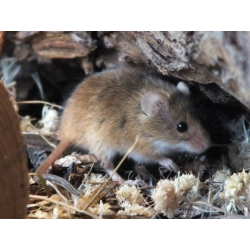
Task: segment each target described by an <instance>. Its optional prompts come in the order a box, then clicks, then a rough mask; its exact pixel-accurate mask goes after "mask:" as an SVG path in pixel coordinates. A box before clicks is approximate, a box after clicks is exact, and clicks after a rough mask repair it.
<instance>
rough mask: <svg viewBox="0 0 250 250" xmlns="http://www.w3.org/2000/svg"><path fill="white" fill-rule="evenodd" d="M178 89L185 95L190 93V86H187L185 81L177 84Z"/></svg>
mask: <svg viewBox="0 0 250 250" xmlns="http://www.w3.org/2000/svg"><path fill="white" fill-rule="evenodd" d="M177 89H179V90H180V91H181V92H182V93H183V94H185V95H189V94H190V91H189V87H188V86H187V84H186V83H185V82H179V83H178V84H177Z"/></svg>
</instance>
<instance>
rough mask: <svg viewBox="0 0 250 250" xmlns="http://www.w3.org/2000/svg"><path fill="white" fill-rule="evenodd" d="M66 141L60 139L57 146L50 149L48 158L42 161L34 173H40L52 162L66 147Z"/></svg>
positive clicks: (67, 144)
mask: <svg viewBox="0 0 250 250" xmlns="http://www.w3.org/2000/svg"><path fill="white" fill-rule="evenodd" d="M68 146H69V143H68V142H65V141H61V142H60V143H59V144H58V146H57V147H56V148H55V149H54V150H53V151H52V153H51V154H50V155H49V157H48V158H46V160H45V161H44V162H43V163H42V165H41V166H40V167H39V168H38V169H37V170H36V173H37V174H39V175H42V174H43V173H44V172H45V171H46V170H47V169H48V168H49V166H50V165H51V164H53V163H54V162H55V161H56V160H57V158H58V157H59V156H60V155H61V154H62V153H63V152H64V151H65V150H66V149H67V147H68Z"/></svg>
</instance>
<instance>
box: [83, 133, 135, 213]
mask: <svg viewBox="0 0 250 250" xmlns="http://www.w3.org/2000/svg"><path fill="white" fill-rule="evenodd" d="M138 141H139V136H138V135H137V136H136V138H135V142H134V143H133V145H132V146H131V147H130V148H129V149H128V151H127V153H126V154H125V155H124V156H123V158H122V159H121V161H120V162H119V164H118V165H117V167H116V168H115V170H114V171H113V173H112V174H111V175H110V176H109V178H108V179H107V180H106V182H105V183H104V184H103V185H102V187H101V188H100V189H99V191H98V192H97V193H96V194H95V196H94V197H93V198H92V199H91V201H90V202H89V203H88V205H87V206H86V207H85V208H84V209H83V211H85V210H86V209H87V208H88V207H89V206H90V205H91V203H92V202H93V201H94V199H95V198H96V197H97V196H98V195H99V194H100V193H101V191H102V190H103V189H104V187H105V186H106V185H107V183H108V182H109V181H110V179H111V178H112V177H113V175H114V174H115V173H116V171H117V170H118V169H119V167H120V166H121V165H122V163H123V162H124V160H125V159H126V158H127V157H128V155H129V154H130V153H131V152H132V151H133V150H134V149H135V147H136V145H137V143H138Z"/></svg>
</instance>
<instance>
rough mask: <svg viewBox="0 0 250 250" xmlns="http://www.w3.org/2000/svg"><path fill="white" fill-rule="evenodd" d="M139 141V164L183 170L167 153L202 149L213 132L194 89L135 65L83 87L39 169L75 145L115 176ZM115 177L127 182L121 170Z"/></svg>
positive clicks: (98, 77) (106, 73)
mask: <svg viewBox="0 0 250 250" xmlns="http://www.w3.org/2000/svg"><path fill="white" fill-rule="evenodd" d="M136 135H139V142H138V144H137V146H136V148H135V149H134V151H133V152H132V153H130V155H129V157H130V158H132V159H133V160H135V161H136V162H137V163H159V164H160V165H161V166H164V167H166V168H168V169H169V170H173V171H175V172H177V171H178V170H179V168H178V166H177V165H176V164H175V163H174V162H173V161H172V160H171V159H169V158H168V157H167V155H169V154H170V153H173V152H176V151H177V152H185V151H186V152H189V153H198V154H199V153H202V152H203V151H205V150H206V149H207V148H208V147H209V145H210V140H209V136H208V134H207V132H206V131H205V130H204V129H203V128H202V126H201V124H200V122H199V121H198V119H197V118H196V116H195V114H194V108H193V106H192V102H191V100H190V97H189V88H188V87H187V86H186V85H185V83H183V82H180V83H179V84H178V85H177V86H175V85H174V84H171V83H170V82H166V81H163V80H161V79H158V78H155V77H153V76H149V75H147V74H145V73H143V72H140V71H137V70H134V69H131V68H118V69H113V70H108V71H104V72H101V73H97V74H95V75H92V76H90V77H88V78H86V79H85V80H84V81H83V82H82V83H80V84H79V85H78V87H77V88H76V89H75V91H74V92H73V94H72V95H71V97H70V98H69V100H68V102H67V104H66V107H65V109H64V112H63V115H62V118H61V124H60V129H59V137H60V140H61V142H60V144H59V145H58V146H57V148H56V149H55V150H54V151H53V152H52V154H51V155H50V156H49V157H48V158H47V159H46V161H45V162H44V163H43V164H42V165H41V166H40V167H39V168H38V170H37V171H36V172H37V173H38V174H43V173H44V171H45V170H46V169H47V168H48V167H49V166H50V165H51V164H52V163H53V162H54V161H55V160H56V159H57V157H58V156H59V155H61V154H62V153H63V151H64V150H65V149H66V148H67V147H68V146H69V145H75V146H79V147H82V148H85V149H88V150H89V151H90V152H91V153H93V154H95V155H96V157H97V158H98V159H99V160H101V163H102V165H103V167H104V168H105V169H106V171H107V172H108V173H109V174H111V173H112V172H113V170H114V163H113V159H114V157H115V156H116V154H117V153H119V154H121V155H123V154H125V153H126V151H127V150H128V149H129V148H130V147H131V145H132V144H133V143H134V141H135V138H136ZM113 180H115V181H118V182H120V183H123V182H124V180H123V179H122V178H121V177H120V175H119V174H118V173H116V174H115V175H114V176H113Z"/></svg>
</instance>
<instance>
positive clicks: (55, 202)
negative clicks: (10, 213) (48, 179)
mask: <svg viewBox="0 0 250 250" xmlns="http://www.w3.org/2000/svg"><path fill="white" fill-rule="evenodd" d="M29 198H30V199H34V200H44V201H48V202H51V203H54V204H57V205H61V206H62V207H64V208H67V209H69V210H74V211H76V212H78V213H82V214H85V215H87V216H90V217H92V218H93V219H98V218H99V217H98V216H96V215H94V214H91V213H88V212H85V211H84V210H80V209H78V208H76V207H73V206H70V205H68V204H66V203H64V202H61V201H55V200H53V199H50V198H47V197H44V196H40V195H31V194H30V195H29Z"/></svg>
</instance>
